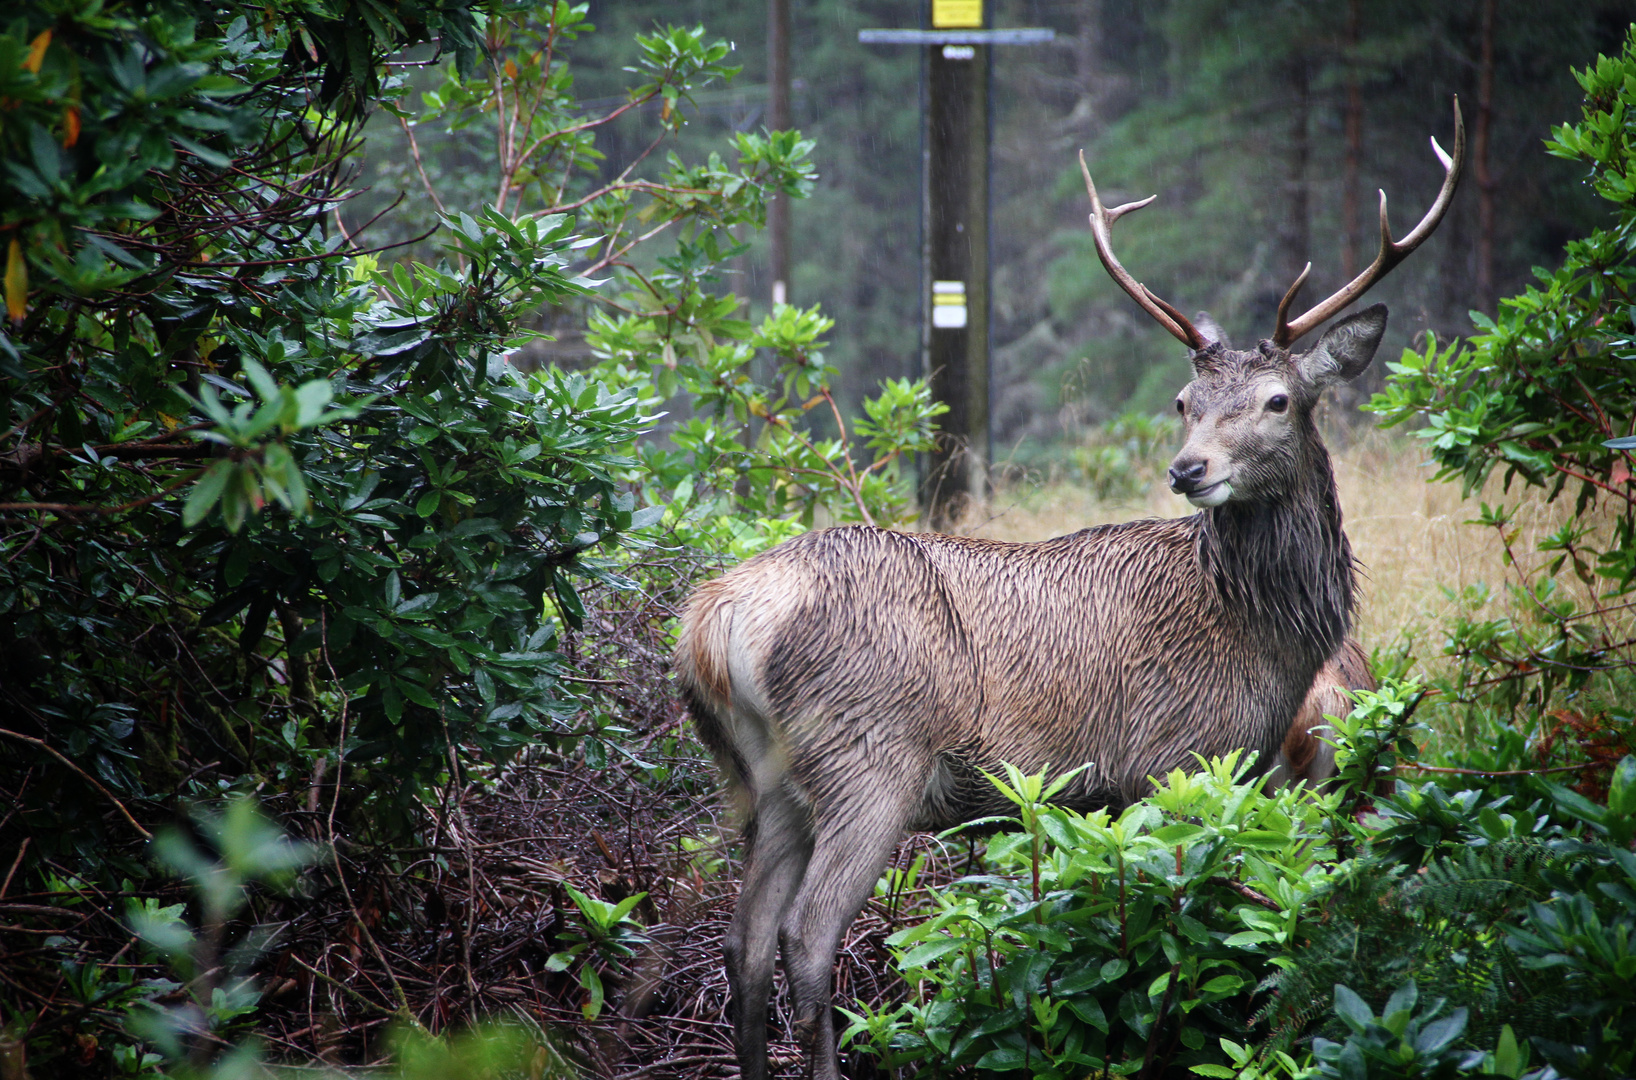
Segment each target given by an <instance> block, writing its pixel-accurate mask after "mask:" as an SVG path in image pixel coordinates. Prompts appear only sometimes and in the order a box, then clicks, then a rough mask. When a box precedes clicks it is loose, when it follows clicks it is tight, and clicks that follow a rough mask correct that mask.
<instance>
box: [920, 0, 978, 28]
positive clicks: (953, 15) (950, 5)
mask: <svg viewBox="0 0 1636 1080" xmlns="http://www.w3.org/2000/svg"><path fill="white" fill-rule="evenodd" d="M982 25H983V0H932V28H933V29H934V30H961V29H967V28H972V27H980V26H982Z"/></svg>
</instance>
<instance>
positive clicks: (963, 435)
mask: <svg viewBox="0 0 1636 1080" xmlns="http://www.w3.org/2000/svg"><path fill="white" fill-rule="evenodd" d="M985 7H986V4H985V0H931V4H930V8H931V23H932V25H931V28H930V29H921V30H860V31H859V32H858V40H859V41H861V42H863V43H865V44H870V45H919V46H922V47H923V48H924V50H925V52H924V54H923V55H924V58H925V60H924V63H923V65H922V68H921V70H922V72H923V75H922V83H921V100H922V101H923V103H924V112H923V117H922V120H923V127H922V133H923V141H922V147H921V153H922V158H921V222H922V233H921V283H920V288H921V331H920V346H921V350H920V351H921V372H922V374H924V375H926V376H927V377H929V378H930V380H931V388H932V396H933V397H934V398H936V399H937V400H938V401H941V402H942V403H943V404H945V405H947V406H948V407H949V411H948V412H947V413H946V414H945V415H944V416H943V418H942V420H941V421H940V423H939V427H940V429H941V430H940V432H939V435H938V449H937V451H936V452H935V453H932V454H929V455H927V456H926V460H923V461H922V462H921V463H920V464H921V468H920V505H921V509H922V510H923V511H924V513H925V516H926V520H927V523H928V524H929V525H930V526H931V527H932V528H934V529H947V528H949V527H951V526H952V525H954V524H955V523H957V522H958V521H959V519H960V516H961V514H962V513H963V512H964V511H965V509H966V508H967V507H968V506H969V505H970V504H971V503H972V502H974V501H975V502H982V501H983V500H984V499H986V498H987V496H988V469H989V462H990V460H991V444H990V432H991V427H990V422H989V349H990V321H989V232H988V219H989V142H990V122H991V115H990V108H989V76H990V70H991V66H990V65H991V55H990V49H991V47H993V46H995V45H1035V44H1042V43H1044V42H1047V41H1050V40H1052V38H1053V37H1054V34H1053V33H1052V31H1050V30H1048V29H1042V28H1018V29H1014V30H993V29H987V28H985V25H984V23H985V16H986V12H985V10H984V9H985Z"/></svg>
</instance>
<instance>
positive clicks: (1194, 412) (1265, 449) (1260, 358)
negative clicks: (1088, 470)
mask: <svg viewBox="0 0 1636 1080" xmlns="http://www.w3.org/2000/svg"><path fill="white" fill-rule="evenodd" d="M1431 144H1432V150H1433V152H1435V153H1436V154H1437V158H1438V160H1439V161H1440V162H1442V164H1443V170H1444V175H1443V187H1442V190H1441V191H1439V192H1438V194H1437V199H1436V201H1435V202H1433V203H1432V206H1431V209H1430V210H1428V211H1426V215H1425V216H1424V217H1423V218H1421V219H1420V224H1418V225H1416V226H1415V227H1414V228H1413V229H1412V230H1410V232H1409V234H1408V235H1407V236H1405V237H1404V238H1403V239H1402V240H1396V241H1395V240H1393V239H1392V232H1391V227H1390V226H1389V225H1388V224H1387V220H1386V193H1385V192H1384V191H1382V192H1381V193H1380V251H1379V253H1378V254H1377V255H1376V256H1375V261H1374V262H1372V263H1371V264H1370V265H1369V266H1368V267H1367V268H1366V269H1365V270H1364V271H1363V273H1361V274H1359V275H1358V276H1357V277H1355V278H1353V279H1352V280H1351V281H1349V282H1347V283H1346V285H1344V286H1342V287H1341V289H1340V290H1339V291H1338V292H1336V293H1335V294H1334V295H1333V296H1330V297H1329V298H1328V299H1326V300H1324V301H1322V302H1321V303H1319V304H1317V305H1316V306H1314V307H1312V308H1311V309H1309V310H1308V311H1307V312H1306V313H1305V314H1303V315H1301V316H1300V317H1298V318H1296V319H1294V320H1291V319H1290V318H1289V310H1290V305H1291V304H1292V303H1293V302H1294V301H1295V297H1296V294H1297V293H1299V292H1300V291H1301V286H1303V285H1305V284H1306V280H1307V275H1308V274H1309V273H1310V272H1311V270H1312V265H1311V264H1310V263H1308V264H1307V267H1306V269H1304V270H1302V271H1301V274H1300V276H1299V277H1297V278H1296V279H1295V284H1293V285H1291V286H1290V287H1289V290H1288V291H1287V292H1285V294H1284V299H1283V300H1282V302H1280V303H1279V305H1278V326H1277V328H1276V330H1275V331H1274V332H1273V336H1272V337H1271V338H1269V339H1267V340H1265V341H1262V342H1261V343H1260V345H1258V346H1257V347H1256V348H1255V349H1252V350H1248V351H1238V350H1235V349H1232V348H1230V347H1228V345H1227V344H1226V342H1225V341H1224V340H1222V339H1221V336H1220V331H1219V330H1217V329H1216V327H1215V325H1214V324H1213V323H1211V322H1208V321H1207V320H1205V319H1200V320H1199V323H1200V325H1202V326H1203V327H1204V329H1203V330H1202V331H1201V330H1200V329H1199V328H1198V327H1196V326H1195V325H1194V323H1193V322H1192V321H1191V320H1189V319H1188V318H1187V317H1186V316H1184V315H1183V314H1182V313H1181V312H1180V311H1178V310H1177V309H1176V308H1174V307H1172V306H1171V305H1170V304H1168V303H1166V302H1165V301H1164V300H1161V299H1160V298H1159V297H1158V296H1157V295H1156V294H1155V293H1154V292H1153V291H1152V290H1150V289H1149V288H1148V287H1147V286H1146V285H1143V284H1142V283H1141V282H1139V281H1137V280H1136V279H1135V278H1134V277H1132V276H1131V274H1130V273H1129V271H1127V270H1126V269H1125V268H1124V267H1123V266H1121V265H1120V263H1119V260H1118V259H1117V258H1115V256H1114V254H1113V241H1112V230H1113V223H1114V222H1115V221H1117V220H1119V218H1120V217H1121V216H1123V215H1125V214H1128V213H1130V212H1131V211H1133V210H1140V209H1141V208H1142V207H1144V206H1146V205H1148V204H1149V203H1151V202H1152V201H1153V200H1154V199H1155V198H1156V197H1157V196H1149V197H1148V198H1146V199H1143V200H1141V201H1140V202H1133V203H1126V204H1124V205H1123V206H1116V207H1114V208H1112V209H1108V208H1105V207H1104V206H1103V205H1102V200H1101V199H1100V198H1098V197H1097V193H1096V185H1095V184H1094V183H1092V182H1091V173H1090V169H1089V168H1088V167H1087V166H1086V164H1085V155H1084V153H1083V152H1081V153H1080V155H1079V167H1080V170H1081V171H1082V172H1083V173H1084V174H1085V190H1086V191H1087V192H1088V193H1089V194H1090V196H1091V207H1092V212H1091V233H1092V235H1093V236H1094V238H1095V240H1096V253H1097V255H1098V257H1099V258H1100V259H1101V260H1102V265H1103V267H1104V268H1106V270H1107V271H1108V274H1109V275H1110V276H1111V277H1112V278H1113V279H1114V281H1116V282H1118V283H1119V285H1120V287H1121V288H1123V289H1124V290H1125V291H1126V292H1127V293H1129V294H1130V296H1131V298H1132V299H1134V300H1135V301H1136V302H1137V303H1138V304H1140V305H1141V307H1142V309H1143V310H1144V311H1146V312H1147V313H1148V314H1149V315H1152V316H1153V318H1154V319H1155V320H1156V321H1157V322H1158V323H1159V325H1161V326H1163V327H1164V328H1165V329H1166V330H1167V331H1169V332H1170V333H1171V334H1172V335H1173V336H1175V338H1176V339H1177V340H1178V341H1180V342H1182V343H1183V344H1184V345H1186V346H1187V347H1188V348H1189V349H1190V350H1192V356H1191V360H1192V364H1193V381H1192V382H1190V383H1188V384H1187V386H1186V387H1185V388H1183V390H1182V392H1181V394H1180V395H1179V396H1178V397H1177V398H1176V409H1177V411H1178V412H1180V413H1181V416H1182V419H1183V421H1184V422H1185V424H1186V429H1187V441H1186V443H1185V444H1184V445H1183V447H1182V450H1181V453H1179V454H1177V455H1176V458H1175V460H1174V461H1173V462H1171V465H1170V487H1171V490H1172V491H1175V492H1176V493H1177V494H1179V495H1185V496H1187V499H1188V501H1189V502H1191V503H1192V504H1193V505H1194V506H1201V507H1210V506H1220V505H1222V504H1223V503H1227V502H1270V501H1277V500H1280V499H1282V498H1284V497H1286V496H1287V495H1288V494H1289V493H1290V491H1291V489H1292V488H1293V487H1294V486H1296V485H1297V484H1299V483H1300V481H1301V480H1302V478H1303V477H1306V476H1310V475H1312V471H1313V467H1314V465H1315V464H1316V462H1314V461H1313V458H1314V457H1316V456H1318V455H1321V454H1322V444H1321V443H1320V442H1319V440H1318V435H1317V429H1316V427H1315V426H1314V424H1313V420H1312V411H1313V408H1314V406H1316V405H1317V403H1318V397H1319V395H1320V394H1322V393H1323V391H1324V389H1325V388H1326V387H1328V386H1331V385H1333V384H1335V383H1338V382H1346V381H1349V380H1351V379H1355V378H1357V376H1358V375H1360V374H1362V372H1363V371H1364V369H1365V368H1367V367H1368V366H1369V362H1370V361H1371V360H1373V359H1374V356H1375V350H1376V349H1377V348H1379V346H1380V339H1381V335H1382V334H1384V333H1385V332H1386V306H1385V305H1384V304H1376V305H1374V306H1373V307H1370V308H1366V309H1364V310H1363V311H1359V312H1357V313H1355V314H1353V315H1349V316H1347V317H1346V318H1344V319H1342V320H1340V321H1339V322H1337V323H1336V324H1335V325H1333V326H1331V327H1330V328H1329V330H1328V331H1326V332H1325V333H1324V334H1323V336H1322V337H1320V338H1319V339H1318V342H1317V344H1316V345H1314V346H1313V347H1312V348H1310V349H1308V350H1307V351H1305V352H1300V353H1297V352H1293V351H1292V350H1291V348H1290V346H1291V345H1293V344H1294V343H1295V342H1296V341H1298V340H1299V339H1300V338H1302V337H1304V336H1306V335H1307V334H1309V333H1311V332H1312V331H1313V330H1315V329H1317V328H1318V327H1319V326H1320V325H1322V324H1323V323H1324V322H1326V321H1328V320H1329V319H1331V318H1333V317H1334V316H1335V315H1337V314H1339V313H1340V311H1341V310H1342V309H1343V308H1345V307H1346V306H1347V305H1349V304H1351V303H1352V302H1353V301H1355V300H1357V299H1358V298H1359V297H1361V296H1362V295H1363V294H1364V293H1365V292H1367V291H1368V290H1369V289H1370V287H1371V286H1373V285H1374V284H1375V283H1376V282H1377V281H1379V280H1380V279H1381V278H1383V277H1385V276H1386V275H1387V274H1388V273H1390V272H1391V270H1392V268H1393V267H1395V266H1396V265H1397V264H1398V263H1400V262H1402V261H1403V260H1404V259H1405V258H1407V257H1408V255H1409V253H1410V252H1412V251H1413V250H1414V249H1415V248H1417V247H1419V246H1420V244H1421V242H1422V241H1424V240H1425V239H1426V237H1428V236H1430V235H1431V234H1432V230H1434V229H1436V228H1437V225H1438V222H1440V221H1441V220H1442V219H1443V215H1444V213H1445V212H1446V211H1447V210H1448V207H1449V203H1450V201H1451V200H1452V199H1453V197H1454V189H1455V186H1456V185H1457V184H1458V183H1459V181H1460V168H1461V165H1462V163H1463V162H1464V160H1465V148H1466V132H1465V124H1464V122H1463V121H1462V120H1461V117H1460V102H1459V99H1455V102H1454V154H1453V156H1452V157H1451V156H1450V155H1449V154H1447V153H1445V152H1444V151H1443V148H1442V147H1441V146H1439V145H1437V140H1436V139H1435V138H1434V139H1432V141H1431Z"/></svg>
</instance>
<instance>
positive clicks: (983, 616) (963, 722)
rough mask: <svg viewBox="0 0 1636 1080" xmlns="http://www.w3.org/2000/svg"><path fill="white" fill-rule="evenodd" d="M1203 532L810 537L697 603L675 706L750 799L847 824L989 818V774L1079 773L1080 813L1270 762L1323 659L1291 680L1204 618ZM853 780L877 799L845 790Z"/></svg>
mask: <svg viewBox="0 0 1636 1080" xmlns="http://www.w3.org/2000/svg"><path fill="white" fill-rule="evenodd" d="M1196 530H1197V524H1196V519H1181V520H1170V521H1151V522H1142V523H1135V524H1133V525H1126V526H1123V527H1120V528H1100V529H1088V530H1085V531H1083V532H1079V533H1075V534H1073V535H1070V536H1065V537H1059V538H1057V539H1054V540H1048V541H1044V542H1042V543H1038V544H1008V543H1000V542H996V541H984V540H973V539H969V538H962V537H946V536H935V535H931V534H908V533H894V532H889V531H886V530H881V529H873V528H867V527H862V526H853V527H846V528H839V529H829V530H824V531H820V532H815V533H810V534H807V535H806V536H803V537H799V538H797V539H795V540H792V541H790V542H788V543H786V544H783V545H781V546H780V547H778V548H775V549H773V550H772V551H769V552H767V553H765V554H763V555H761V556H758V557H757V558H755V559H753V560H751V561H749V562H747V563H745V564H743V565H742V566H740V567H738V568H737V569H735V570H734V571H732V572H731V573H729V574H727V575H725V576H724V577H722V578H720V579H718V580H717V581H714V582H711V583H709V584H707V585H705V586H702V587H701V588H700V589H699V590H698V592H697V593H696V594H695V596H694V599H693V601H692V603H691V605H690V607H689V610H688V613H687V615H686V617H685V618H684V620H683V626H684V631H683V637H682V641H681V642H680V645H679V648H678V655H677V660H678V671H679V673H680V676H681V681H682V685H683V688H684V690H685V691H686V692H687V694H688V696H689V698H690V699H691V702H692V705H693V709H692V712H693V715H694V719H695V722H696V724H697V725H698V728H699V731H700V735H701V737H702V738H703V739H704V741H705V742H706V744H707V745H708V746H709V747H710V748H711V750H712V751H713V752H714V753H715V754H716V756H717V758H718V759H719V760H720V761H721V762H722V764H723V766H724V768H725V769H726V770H727V771H728V773H729V775H730V776H731V777H732V778H733V780H734V781H735V782H736V783H737V784H738V785H740V786H742V787H743V788H744V789H746V792H747V794H749V795H750V797H751V798H752V800H754V799H756V798H757V797H758V796H759V795H760V794H761V793H762V792H765V791H767V790H769V788H770V786H772V785H781V786H784V787H786V789H788V788H793V789H794V790H793V793H794V794H796V795H797V796H798V797H799V798H800V800H801V801H803V802H805V803H807V804H808V805H811V806H814V807H815V808H823V809H825V810H831V809H833V810H843V811H844V810H845V809H846V806H845V804H847V803H849V802H854V801H858V802H862V801H866V800H872V799H876V798H877V797H878V796H880V795H882V794H885V793H883V792H880V791H878V790H876V788H878V786H879V785H880V784H882V783H885V784H889V785H891V786H893V787H894V788H896V789H897V794H898V795H899V796H900V798H902V799H903V800H905V801H906V802H907V803H908V804H909V805H911V806H914V807H915V812H914V814H913V817H912V822H911V823H912V824H913V825H915V826H918V827H925V828H938V827H945V826H948V825H952V824H955V823H958V822H960V821H962V820H968V819H970V818H972V817H975V816H980V815H983V814H986V813H991V812H995V811H999V810H1001V809H1003V808H1004V804H1003V803H1000V802H998V801H997V799H998V794H997V793H996V792H994V791H993V789H992V787H991V786H990V785H989V784H988V782H987V780H986V779H984V778H983V776H982V771H984V770H987V771H990V772H993V771H996V770H997V769H998V766H999V763H1000V762H1001V761H1009V762H1011V763H1013V764H1015V765H1018V766H1019V767H1021V768H1023V769H1025V770H1030V771H1032V770H1038V769H1042V768H1044V767H1046V766H1047V765H1049V766H1051V767H1052V770H1053V771H1060V770H1065V769H1068V768H1073V767H1075V766H1078V765H1080V764H1082V763H1085V762H1091V763H1092V767H1091V768H1088V769H1086V770H1085V772H1084V773H1083V774H1081V776H1080V778H1079V779H1078V780H1077V781H1076V782H1075V784H1074V785H1073V787H1072V788H1071V789H1070V790H1069V791H1068V792H1065V793H1064V794H1065V801H1068V802H1071V803H1077V804H1081V805H1085V806H1091V805H1115V806H1118V805H1122V804H1124V803H1126V802H1129V801H1131V800H1133V799H1135V798H1138V797H1140V796H1141V795H1142V794H1143V793H1144V792H1145V791H1146V790H1147V786H1148V785H1147V783H1146V779H1147V777H1148V776H1152V775H1158V774H1160V773H1163V772H1166V771H1168V770H1170V769H1172V768H1176V767H1191V766H1193V765H1194V760H1193V757H1192V755H1193V754H1194V753H1199V754H1204V755H1212V754H1222V753H1225V752H1227V751H1230V750H1233V749H1237V748H1240V747H1244V748H1247V749H1248V750H1250V751H1251V752H1252V753H1255V754H1258V755H1261V756H1262V759H1263V761H1264V762H1270V760H1271V758H1272V755H1273V753H1274V752H1275V751H1276V749H1277V747H1278V744H1279V741H1280V740H1281V738H1282V737H1283V735H1284V732H1285V730H1286V729H1287V727H1288V725H1289V722H1290V718H1291V717H1293V716H1294V715H1295V713H1296V710H1297V707H1298V706H1299V704H1300V701H1301V698H1302V696H1303V695H1304V694H1305V692H1306V690H1307V687H1308V686H1310V685H1311V683H1312V676H1313V675H1314V673H1315V672H1316V671H1317V668H1318V666H1319V664H1320V662H1321V660H1322V657H1318V656H1315V657H1314V658H1313V659H1312V662H1311V665H1310V667H1308V668H1304V669H1302V670H1293V671H1292V670H1291V665H1290V658H1289V656H1288V652H1287V649H1284V648H1282V647H1279V646H1275V645H1272V644H1269V643H1265V642H1257V641H1254V640H1250V639H1249V638H1247V636H1246V635H1245V634H1244V633H1242V632H1238V631H1237V630H1236V628H1235V626H1234V621H1233V619H1232V618H1231V616H1230V613H1227V612H1225V611H1224V610H1223V609H1221V607H1220V605H1216V604H1210V605H1201V604H1200V602H1199V600H1198V597H1200V596H1201V595H1209V593H1208V590H1206V589H1203V588H1201V582H1200V580H1199V579H1200V575H1201V571H1200V570H1199V568H1198V561H1197V559H1196V557H1195V556H1194V547H1195V542H1196ZM1144 566H1146V567H1147V568H1148V572H1146V573H1143V572H1140V571H1141V570H1142V569H1143V567H1144ZM1155 568H1162V572H1157V573H1156V572H1153V570H1154V569H1155ZM1133 583H1140V585H1139V586H1137V587H1133ZM1189 607H1190V608H1192V609H1193V610H1187V609H1188V608H1189ZM1178 624H1180V625H1181V626H1182V627H1183V628H1184V629H1183V630H1182V632H1180V633H1178V630H1177V627H1178ZM859 777H868V778H870V783H871V785H872V786H869V787H867V789H865V790H856V787H857V785H856V783H855V782H854V781H855V780H856V778H859Z"/></svg>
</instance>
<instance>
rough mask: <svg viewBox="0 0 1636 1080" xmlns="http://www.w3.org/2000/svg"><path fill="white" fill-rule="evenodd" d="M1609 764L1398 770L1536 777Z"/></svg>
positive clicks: (1587, 763) (1401, 767)
mask: <svg viewBox="0 0 1636 1080" xmlns="http://www.w3.org/2000/svg"><path fill="white" fill-rule="evenodd" d="M1607 764H1609V763H1608V762H1605V761H1585V762H1581V763H1580V764H1578V765H1554V766H1552V767H1551V768H1549V769H1456V768H1454V767H1453V766H1450V765H1419V764H1404V765H1399V766H1398V768H1400V769H1417V770H1419V771H1420V772H1430V773H1449V774H1452V775H1456V776H1538V775H1539V774H1540V773H1556V772H1575V771H1577V770H1579V769H1595V768H1598V767H1599V766H1605V765H1607Z"/></svg>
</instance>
